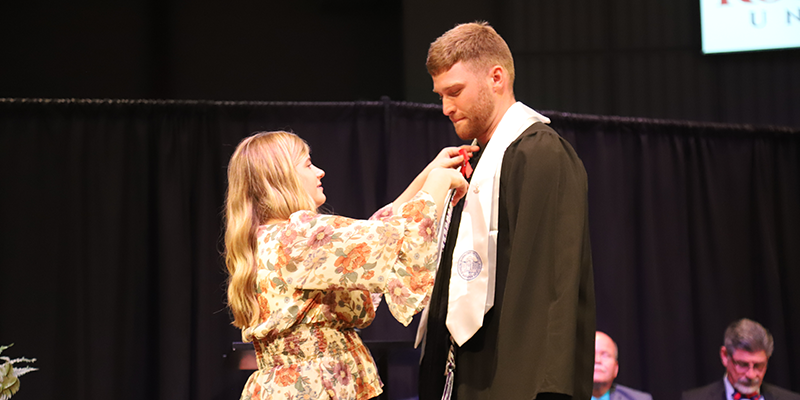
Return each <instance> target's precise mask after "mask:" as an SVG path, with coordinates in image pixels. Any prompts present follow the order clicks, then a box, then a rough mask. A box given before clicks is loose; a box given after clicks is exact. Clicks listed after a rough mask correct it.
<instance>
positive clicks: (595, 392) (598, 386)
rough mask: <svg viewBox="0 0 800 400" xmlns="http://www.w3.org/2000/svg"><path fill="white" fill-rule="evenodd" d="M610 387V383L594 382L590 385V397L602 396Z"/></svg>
mask: <svg viewBox="0 0 800 400" xmlns="http://www.w3.org/2000/svg"><path fill="white" fill-rule="evenodd" d="M610 389H611V384H610V383H598V382H595V383H594V385H593V386H592V397H597V398H600V397H603V395H604V394H606V393H608V391H609V390H610Z"/></svg>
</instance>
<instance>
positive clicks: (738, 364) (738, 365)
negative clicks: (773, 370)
mask: <svg viewBox="0 0 800 400" xmlns="http://www.w3.org/2000/svg"><path fill="white" fill-rule="evenodd" d="M731 361H732V362H733V367H734V369H736V372H738V373H740V374H743V373H745V372H747V371H749V370H750V368H752V369H754V370H756V371H757V372H764V370H766V369H767V362H766V361H764V362H758V363H752V362H745V361H738V360H736V359H734V358H733V357H731Z"/></svg>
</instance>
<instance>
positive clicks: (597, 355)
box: [592, 331, 653, 400]
mask: <svg viewBox="0 0 800 400" xmlns="http://www.w3.org/2000/svg"><path fill="white" fill-rule="evenodd" d="M617 356H618V353H617V344H616V343H614V341H613V340H611V337H609V336H608V335H606V334H605V333H603V332H600V331H597V332H596V333H595V335H594V386H593V387H592V400H653V396H651V395H650V393H645V392H640V391H638V390H636V389H631V388H629V387H625V386H622V385H620V384H615V383H614V379H615V378H616V377H617V373H618V372H619V363H618V361H617Z"/></svg>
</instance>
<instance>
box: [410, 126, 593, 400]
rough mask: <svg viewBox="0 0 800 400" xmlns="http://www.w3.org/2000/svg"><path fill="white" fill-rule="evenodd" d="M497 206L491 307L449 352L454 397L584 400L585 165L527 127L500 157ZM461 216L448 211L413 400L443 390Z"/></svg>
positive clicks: (542, 129) (587, 381)
mask: <svg viewBox="0 0 800 400" xmlns="http://www.w3.org/2000/svg"><path fill="white" fill-rule="evenodd" d="M479 155H480V154H478V155H476V157H474V158H473V160H475V159H478V157H479ZM499 201H500V203H499V207H498V229H499V232H498V246H497V248H498V251H497V254H498V255H497V275H496V289H495V304H494V307H493V308H492V309H491V310H490V311H489V312H488V313H487V314H486V316H485V317H484V324H483V327H482V328H481V329H480V330H478V332H477V333H476V334H475V336H473V337H472V338H471V339H470V340H469V341H467V342H466V343H465V344H464V346H462V347H461V348H458V350H457V353H456V354H457V355H456V371H455V377H456V378H455V384H454V390H453V398H454V399H457V400H473V399H487V400H488V399H534V398H536V397H537V394H539V393H559V394H564V395H567V396H571V397H573V398H575V399H581V400H588V399H589V398H590V397H591V392H592V373H593V365H594V334H595V302H594V279H593V274H592V260H591V249H590V246H589V225H588V222H589V221H588V206H587V179H586V171H585V169H584V167H583V163H582V162H581V160H580V159H579V158H578V156H577V154H575V151H574V150H573V148H572V146H570V144H569V143H567V141H565V140H564V139H563V138H561V137H560V136H559V135H558V134H557V133H556V132H555V131H554V130H552V129H551V128H550V127H548V126H547V125H545V124H543V123H536V124H533V125H531V126H530V127H528V129H526V130H525V132H523V134H522V135H520V137H519V138H517V139H516V140H515V141H514V142H512V143H511V145H509V147H508V148H507V149H506V152H505V155H504V157H503V164H502V169H501V175H500V189H499ZM462 203H463V201H462V202H460V203H459V205H460V204H462ZM460 211H461V207H457V209H455V210H454V215H453V218H452V223H451V226H450V228H449V231H448V239H447V243H446V244H445V251H444V254H443V255H442V264H441V266H440V268H439V272H438V273H437V277H436V284H435V286H434V290H433V293H432V298H431V305H430V307H431V309H430V310H429V319H428V327H427V329H428V336H427V340H426V344H425V349H424V357H423V359H422V363H421V365H420V382H419V392H420V400H429V399H430V400H438V399H440V398H441V393H442V389H443V387H444V369H445V361H446V357H447V352H448V349H449V333H448V331H447V327H446V326H445V318H446V315H447V292H448V282H449V278H450V265H451V263H452V259H453V254H452V252H453V247H454V242H455V238H456V235H457V232H458V223H459V219H460V218H459V217H460ZM456 214H458V215H456ZM540 397H544V396H540Z"/></svg>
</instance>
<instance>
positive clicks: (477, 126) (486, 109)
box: [454, 86, 495, 140]
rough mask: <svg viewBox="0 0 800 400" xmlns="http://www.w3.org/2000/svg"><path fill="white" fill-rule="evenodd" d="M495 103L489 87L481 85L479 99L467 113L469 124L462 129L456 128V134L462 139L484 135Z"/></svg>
mask: <svg viewBox="0 0 800 400" xmlns="http://www.w3.org/2000/svg"><path fill="white" fill-rule="evenodd" d="M494 108H495V104H494V102H493V101H492V95H491V93H489V88H488V87H486V86H483V87H481V89H480V91H479V92H478V101H477V102H476V103H475V104H474V105H473V106H472V107H470V109H469V111H468V114H467V121H466V122H467V124H465V125H464V126H462V129H459V128H458V127H455V126H454V127H455V128H456V134H458V137H460V138H462V139H465V140H467V139H475V138H477V137H478V136H480V135H482V134H483V133H484V131H485V130H486V129H487V127H488V126H489V120H490V118H491V116H492V113H494Z"/></svg>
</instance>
